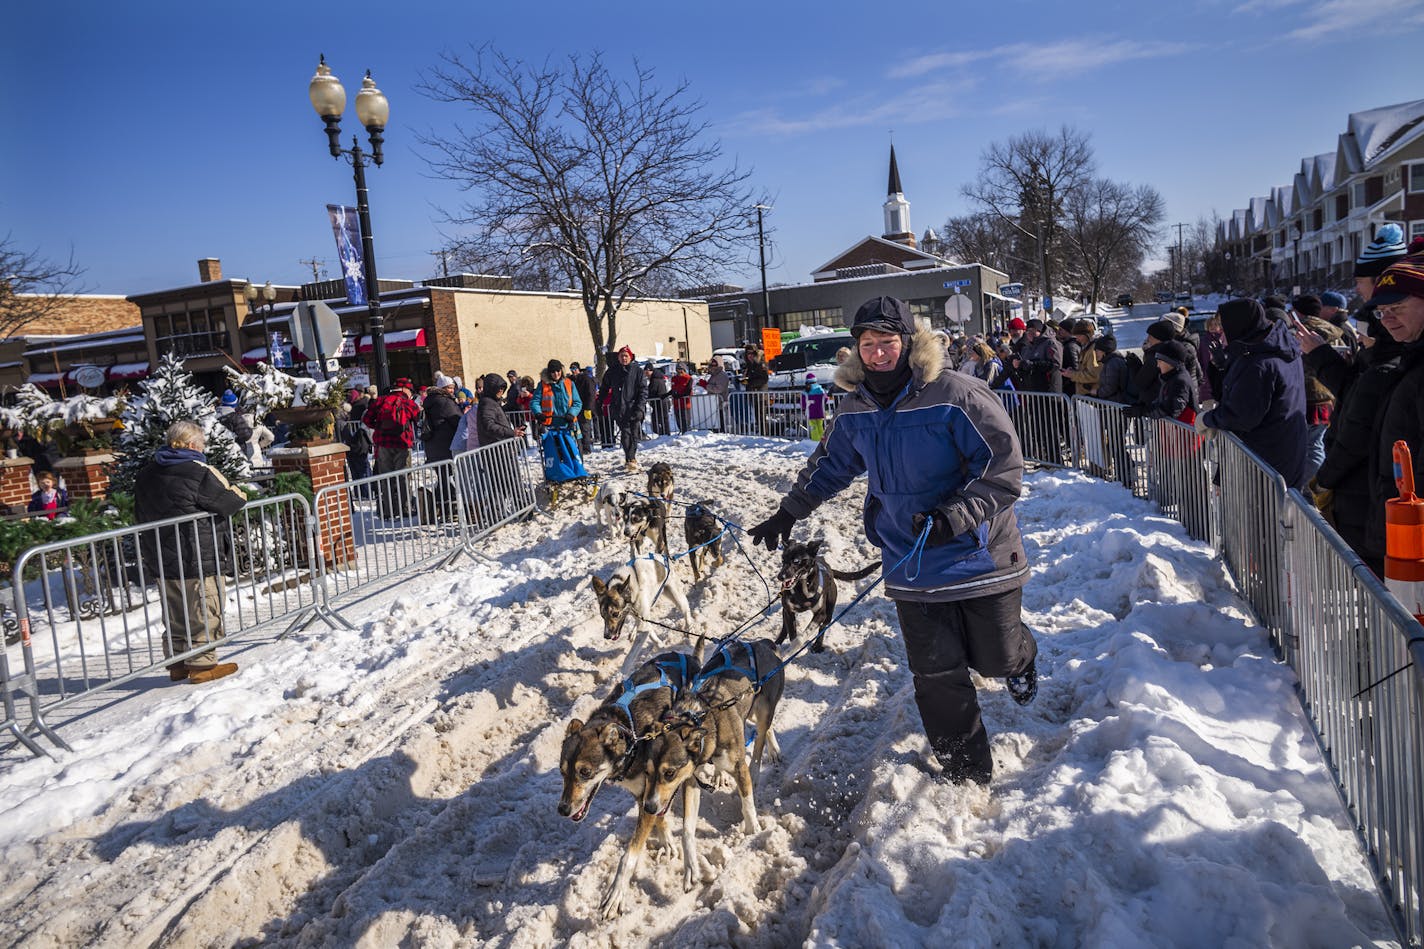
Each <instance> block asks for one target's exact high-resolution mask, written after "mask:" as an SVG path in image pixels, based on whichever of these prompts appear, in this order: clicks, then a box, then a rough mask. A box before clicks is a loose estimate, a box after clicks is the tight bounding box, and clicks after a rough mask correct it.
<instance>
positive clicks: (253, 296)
mask: <svg viewBox="0 0 1424 949" xmlns="http://www.w3.org/2000/svg"><path fill="white" fill-rule="evenodd" d="M242 295H243V296H245V297H247V307H248V309H251V308H252V305H253V304H254V303H256V302H257V284H255V283H249V284H248V285H247V286H246V287H245V288H244V289H243V291H242Z"/></svg>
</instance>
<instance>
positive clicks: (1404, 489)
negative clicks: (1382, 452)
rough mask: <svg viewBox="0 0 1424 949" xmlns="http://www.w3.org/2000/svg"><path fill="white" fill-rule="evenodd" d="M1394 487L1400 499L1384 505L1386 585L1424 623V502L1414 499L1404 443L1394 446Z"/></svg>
mask: <svg viewBox="0 0 1424 949" xmlns="http://www.w3.org/2000/svg"><path fill="white" fill-rule="evenodd" d="M1394 483H1395V485H1396V487H1398V489H1399V497H1397V498H1392V499H1391V500H1388V501H1386V502H1385V505H1384V528H1385V555H1384V582H1385V586H1387V587H1388V588H1389V592H1390V593H1393V594H1394V596H1395V599H1397V600H1399V602H1400V603H1402V604H1404V606H1405V608H1406V609H1408V610H1409V612H1411V613H1413V614H1414V616H1415V618H1416V619H1418V620H1419V621H1420V622H1421V623H1424V500H1420V499H1419V498H1417V497H1415V496H1414V459H1413V458H1412V456H1411V455H1410V453H1409V446H1408V445H1407V444H1405V443H1404V442H1403V441H1397V442H1395V443H1394Z"/></svg>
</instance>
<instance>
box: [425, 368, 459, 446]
mask: <svg viewBox="0 0 1424 949" xmlns="http://www.w3.org/2000/svg"><path fill="white" fill-rule="evenodd" d="M455 388H456V387H455V380H454V379H452V378H451V377H449V376H447V375H445V374H444V373H443V372H437V373H436V374H435V385H434V386H433V387H431V388H430V389H428V390H427V391H426V393H425V401H424V402H423V403H422V404H421V412H422V413H423V417H422V419H421V423H420V427H419V430H420V440H421V441H422V442H423V443H424V444H425V460H426V461H449V460H450V459H451V458H453V457H455V454H454V449H453V447H452V446H453V444H454V440H455V429H456V428H458V427H459V425H460V416H461V415H463V414H465V413H463V412H461V411H460V406H459V405H457V404H456V403H455Z"/></svg>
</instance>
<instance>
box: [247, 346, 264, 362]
mask: <svg viewBox="0 0 1424 949" xmlns="http://www.w3.org/2000/svg"><path fill="white" fill-rule="evenodd" d="M266 361H267V347H265V346H259V347H257V348H256V349H249V350H248V351H247V352H245V353H243V354H242V364H243V365H244V366H255V365H257V364H258V363H259V362H266Z"/></svg>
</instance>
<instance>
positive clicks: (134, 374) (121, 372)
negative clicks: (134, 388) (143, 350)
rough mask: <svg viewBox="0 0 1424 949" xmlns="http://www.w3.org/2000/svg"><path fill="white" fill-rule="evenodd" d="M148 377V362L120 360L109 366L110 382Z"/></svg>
mask: <svg viewBox="0 0 1424 949" xmlns="http://www.w3.org/2000/svg"><path fill="white" fill-rule="evenodd" d="M147 377H148V363H146V362H121V363H116V364H115V365H112V366H110V367H109V381H110V382H131V381H132V380H134V379H144V378H147Z"/></svg>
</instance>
